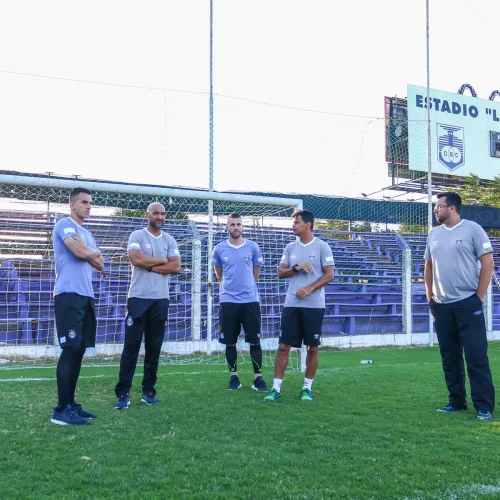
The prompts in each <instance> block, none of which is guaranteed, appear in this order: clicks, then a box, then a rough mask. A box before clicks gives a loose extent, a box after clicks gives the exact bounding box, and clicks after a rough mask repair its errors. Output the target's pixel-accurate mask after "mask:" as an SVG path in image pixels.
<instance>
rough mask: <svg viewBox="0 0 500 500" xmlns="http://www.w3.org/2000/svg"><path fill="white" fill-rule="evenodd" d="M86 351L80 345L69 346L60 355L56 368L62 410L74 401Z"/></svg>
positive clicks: (60, 408)
mask: <svg viewBox="0 0 500 500" xmlns="http://www.w3.org/2000/svg"><path fill="white" fill-rule="evenodd" d="M84 352H85V348H84V349H83V350H82V349H80V348H79V347H78V348H72V347H70V346H68V347H65V348H64V349H63V350H62V352H61V356H59V361H58V363H57V370H56V377H57V396H58V399H59V401H58V403H57V409H58V411H62V410H64V408H66V406H67V405H70V404H72V403H74V397H75V388H76V383H77V382H78V376H79V374H80V367H81V365H82V358H83V353H84Z"/></svg>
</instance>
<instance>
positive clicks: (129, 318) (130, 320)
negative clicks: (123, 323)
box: [127, 316, 134, 326]
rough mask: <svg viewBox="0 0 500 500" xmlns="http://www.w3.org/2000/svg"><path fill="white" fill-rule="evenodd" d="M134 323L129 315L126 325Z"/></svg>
mask: <svg viewBox="0 0 500 500" xmlns="http://www.w3.org/2000/svg"><path fill="white" fill-rule="evenodd" d="M133 324H134V320H133V319H132V317H131V316H129V317H128V318H127V326H132V325H133Z"/></svg>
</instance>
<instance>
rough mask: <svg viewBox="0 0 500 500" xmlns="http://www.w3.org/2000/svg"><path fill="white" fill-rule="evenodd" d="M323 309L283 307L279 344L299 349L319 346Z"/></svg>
mask: <svg viewBox="0 0 500 500" xmlns="http://www.w3.org/2000/svg"><path fill="white" fill-rule="evenodd" d="M324 315H325V310H324V309H319V308H310V307H285V308H283V313H282V314H281V333H280V338H279V343H280V344H286V345H291V346H292V347H301V346H302V342H303V343H304V345H312V346H314V345H320V344H321V329H322V326H323V316H324Z"/></svg>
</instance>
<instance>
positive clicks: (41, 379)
mask: <svg viewBox="0 0 500 500" xmlns="http://www.w3.org/2000/svg"><path fill="white" fill-rule="evenodd" d="M497 360H500V358H494V359H491V361H497ZM431 365H441V363H440V362H435V363H430V362H423V363H395V364H388V365H387V364H386V365H381V364H376V363H373V364H371V365H359V366H339V367H334V368H321V367H320V368H318V374H321V373H335V372H340V371H348V370H371V369H373V368H375V367H379V368H392V367H402V366H404V367H408V366H431ZM100 367H113V368H116V367H117V365H91V366H88V368H100ZM52 368H54V367H52ZM138 368H140V366H138ZM12 369H13V370H20V369H22V368H20V367H19V368H18V367H15V368H12ZM210 373H218V374H221V373H226V371H225V367H224V368H222V367H221V369H220V370H209V371H202V372H200V371H197V372H190V371H185V372H166V373H158V377H166V376H170V375H205V374H210ZM292 373H295V372H292ZM290 374H291V373H290ZM134 376H135V377H142V373H136V374H135V375H134ZM93 378H116V374H110V375H80V377H79V380H82V379H93ZM53 380H56V378H55V377H19V378H0V382H45V381H53Z"/></svg>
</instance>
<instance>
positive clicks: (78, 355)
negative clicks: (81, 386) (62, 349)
mask: <svg viewBox="0 0 500 500" xmlns="http://www.w3.org/2000/svg"><path fill="white" fill-rule="evenodd" d="M85 350H86V349H85V347H81V348H80V350H79V351H75V352H74V356H75V359H74V365H73V380H72V381H71V402H70V404H73V403H74V402H75V392H76V384H77V383H78V378H79V377H80V370H81V368H82V361H83V356H84V354H85Z"/></svg>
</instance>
